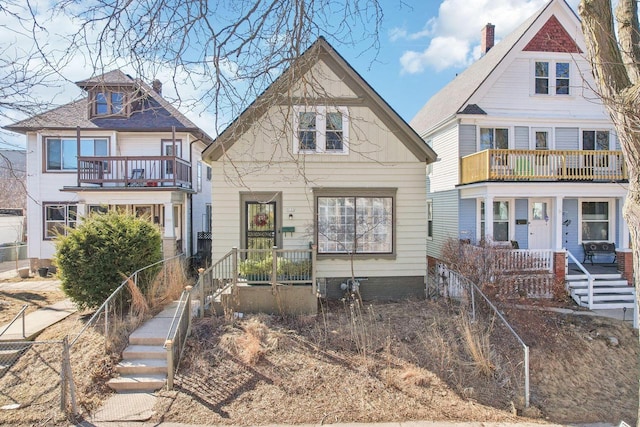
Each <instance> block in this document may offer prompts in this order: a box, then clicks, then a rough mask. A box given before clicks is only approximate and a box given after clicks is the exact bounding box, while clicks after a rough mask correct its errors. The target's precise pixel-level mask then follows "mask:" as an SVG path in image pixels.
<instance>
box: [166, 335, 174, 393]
mask: <svg viewBox="0 0 640 427" xmlns="http://www.w3.org/2000/svg"><path fill="white" fill-rule="evenodd" d="M164 346H165V348H166V349H167V390H173V341H171V340H166V341H165V342H164Z"/></svg>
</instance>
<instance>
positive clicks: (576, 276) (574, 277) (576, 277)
mask: <svg viewBox="0 0 640 427" xmlns="http://www.w3.org/2000/svg"><path fill="white" fill-rule="evenodd" d="M565 277H566V279H567V280H585V279H586V278H587V275H586V274H569V275H567V276H565ZM591 277H593V278H594V279H596V280H601V279H602V280H611V279H613V280H615V279H622V274H619V273H616V274H592V275H591Z"/></svg>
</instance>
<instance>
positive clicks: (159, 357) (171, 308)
mask: <svg viewBox="0 0 640 427" xmlns="http://www.w3.org/2000/svg"><path fill="white" fill-rule="evenodd" d="M175 310H176V303H172V304H169V305H168V306H167V307H166V308H165V309H164V310H163V311H162V312H161V313H160V314H158V315H156V316H155V317H154V318H152V319H149V320H148V321H147V322H145V323H143V324H142V325H141V326H140V327H139V328H137V329H136V330H135V331H134V332H133V333H132V334H131V335H130V336H129V345H128V346H127V347H126V348H125V349H124V350H123V351H122V360H121V361H120V363H118V365H117V366H116V371H117V372H118V376H117V377H114V378H112V379H110V380H109V381H108V382H107V385H108V386H109V387H111V388H112V389H113V390H115V391H117V392H122V393H126V392H132V391H137V392H154V391H157V390H159V389H161V388H162V387H164V386H165V384H166V382H167V375H168V371H167V369H168V368H167V350H166V349H165V348H164V343H165V340H166V339H167V334H168V332H169V328H170V327H171V322H172V320H173V315H174V313H175Z"/></svg>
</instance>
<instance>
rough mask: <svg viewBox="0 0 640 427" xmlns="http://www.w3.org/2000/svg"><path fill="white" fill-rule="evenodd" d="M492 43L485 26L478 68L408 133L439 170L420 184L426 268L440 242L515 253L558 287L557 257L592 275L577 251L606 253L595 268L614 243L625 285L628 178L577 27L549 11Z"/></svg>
mask: <svg viewBox="0 0 640 427" xmlns="http://www.w3.org/2000/svg"><path fill="white" fill-rule="evenodd" d="M494 41H495V40H494V26H493V25H491V24H488V25H487V26H486V27H485V28H484V29H483V30H482V53H483V56H482V57H481V58H480V59H478V60H477V61H476V62H475V63H474V64H472V65H471V66H469V67H468V69H466V70H465V71H464V72H463V73H461V74H459V75H458V76H457V77H455V79H454V80H452V81H451V82H450V83H449V84H448V85H447V86H445V87H444V88H443V89H442V90H441V91H439V92H438V93H437V94H436V95H435V96H433V97H432V98H431V99H430V100H429V101H428V102H427V104H426V105H425V106H424V107H423V108H422V109H421V110H420V111H419V112H418V114H417V115H416V116H415V117H414V118H413V120H412V121H411V125H412V126H413V128H414V129H416V131H417V132H418V133H419V134H420V136H422V137H423V138H424V139H425V141H427V143H428V144H429V146H431V147H432V148H433V149H434V150H435V151H436V152H437V153H438V157H439V159H440V160H439V161H438V162H437V163H434V164H433V166H432V168H431V169H430V173H429V176H428V186H429V199H428V201H427V206H428V207H427V209H428V212H429V236H428V239H429V241H428V256H429V257H430V259H438V258H439V257H440V251H441V248H442V245H443V243H444V242H445V241H446V240H447V239H448V238H454V239H461V240H463V241H469V242H471V243H478V242H481V241H483V240H485V239H488V240H491V241H493V242H498V243H500V242H502V243H505V244H509V243H510V242H512V244H513V246H515V247H519V248H520V250H529V251H537V252H536V256H539V257H548V258H549V259H548V263H547V264H546V265H548V266H549V269H550V271H553V272H554V273H555V274H556V276H558V278H559V279H561V280H564V275H565V259H566V257H568V258H569V259H568V261H569V263H571V264H575V262H577V263H578V264H584V263H589V261H590V260H589V257H588V256H587V257H585V255H589V254H585V252H584V249H583V248H584V246H583V243H589V244H591V243H593V244H594V245H596V246H598V245H599V246H598V247H599V248H604V249H609V250H608V251H607V250H605V251H602V252H598V253H597V254H596V255H595V257H594V259H596V261H601V262H604V263H611V262H612V261H613V259H614V256H615V255H616V254H615V252H614V251H612V250H611V249H612V248H613V245H612V243H615V245H616V248H617V251H618V253H617V262H618V265H619V267H620V269H621V270H622V272H623V274H624V275H625V277H627V278H628V279H630V277H631V274H632V271H631V265H632V264H631V258H630V257H631V253H630V252H629V251H628V248H629V232H628V228H627V225H626V224H625V222H624V221H623V219H622V206H623V203H624V200H625V197H626V194H627V188H626V185H625V183H626V182H627V174H626V171H625V164H624V161H623V156H622V152H621V151H620V148H619V144H618V140H617V138H616V133H615V130H614V127H613V124H612V122H611V120H610V118H609V115H608V114H607V112H606V111H605V108H604V107H603V105H602V103H601V101H600V99H599V98H598V96H597V94H596V93H594V91H593V88H594V87H595V85H594V81H593V77H592V74H591V71H590V67H589V64H588V62H587V60H586V57H585V55H586V48H585V43H584V39H583V36H582V31H581V26H580V20H579V18H578V16H577V15H576V14H575V13H574V11H573V10H572V9H571V8H570V7H569V6H568V5H567V3H566V2H565V1H564V0H551V1H549V2H548V3H547V4H546V5H545V6H544V7H542V8H541V9H540V10H539V11H538V12H537V13H535V14H534V15H533V16H531V17H530V18H529V19H527V20H526V21H525V22H524V23H522V24H521V25H520V26H519V27H518V28H517V29H516V30H514V31H513V32H512V33H511V34H509V35H507V36H506V37H505V38H504V39H503V40H501V41H499V42H498V43H495V45H494ZM565 249H566V251H565ZM591 261H593V259H591Z"/></svg>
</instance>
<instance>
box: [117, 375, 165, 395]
mask: <svg viewBox="0 0 640 427" xmlns="http://www.w3.org/2000/svg"><path fill="white" fill-rule="evenodd" d="M166 382H167V376H166V375H122V376H120V377H116V378H111V379H110V380H109V381H107V385H108V386H109V387H111V388H112V389H113V390H115V391H133V390H135V391H151V392H153V391H157V390H159V389H161V388H162V387H164V385H165V383H166Z"/></svg>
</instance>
